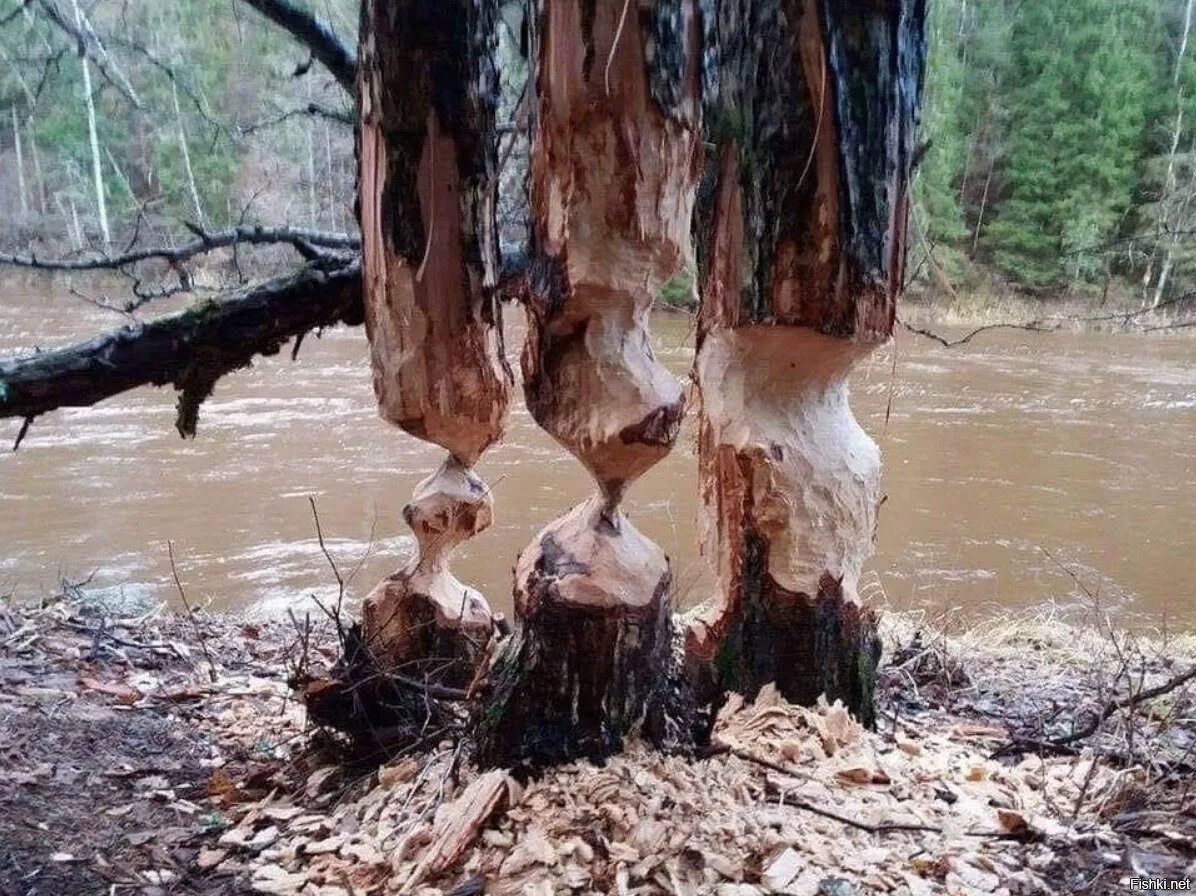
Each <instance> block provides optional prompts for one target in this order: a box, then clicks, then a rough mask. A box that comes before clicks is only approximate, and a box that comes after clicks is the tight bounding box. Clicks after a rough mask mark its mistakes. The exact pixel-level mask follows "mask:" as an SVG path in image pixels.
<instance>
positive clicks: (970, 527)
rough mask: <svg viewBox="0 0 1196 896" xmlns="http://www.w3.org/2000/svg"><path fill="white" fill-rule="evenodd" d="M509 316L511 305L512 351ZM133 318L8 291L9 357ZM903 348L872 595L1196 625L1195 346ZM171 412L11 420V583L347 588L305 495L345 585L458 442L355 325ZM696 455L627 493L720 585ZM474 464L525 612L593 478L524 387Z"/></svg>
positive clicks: (1033, 339) (911, 602)
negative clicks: (523, 580)
mask: <svg viewBox="0 0 1196 896" xmlns="http://www.w3.org/2000/svg"><path fill="white" fill-rule="evenodd" d="M517 317H519V314H518V312H517V311H516V312H515V313H510V312H508V328H509V330H510V331H511V332H510V333H509V339H508V344H509V345H510V346H517V345H518V339H519V326H518V322H517V321H515V320H513V319H514V318H517ZM120 323H121V319H120V317H119V316H117V315H113V314H111V313H108V312H104V311H101V310H99V309H96V308H94V307H92V306H89V305H87V304H84V303H82V302H81V301H80V300H79V299H78V298H73V297H70V296H69V295H66V294H64V291H63V290H57V291H55V292H54V293H52V294H47V293H45V292H35V291H31V290H18V291H16V292H12V291H9V292H8V293H7V294H5V295H2V296H0V353H3V354H10V353H12V352H14V351H16V350H18V349H25V348H28V347H30V346H32V345H35V344H37V345H41V346H42V347H49V346H52V345H57V344H62V343H64V342H66V341H69V340H71V339H72V338H78V337H80V336H84V335H89V334H91V333H94V332H96V331H97V330H98V329H100V328H101V327H109V326H114V325H118V324H120ZM654 326H655V329H656V332H657V338H658V343H659V356H660V358H661V360H662V361H663V362H664V363H665V364H666V365H668V366H669V367H670V368H672V369H673V370H674V371H675V372H676V373H677V374H678V375H684V374H685V373H686V372H687V370H688V368H689V363H690V345H691V343H692V331H691V324H690V321H689V319H688V318H686V317H684V316H679V315H663V314H662V315H657V317H656V319H655V323H654ZM893 350H894V349H893V348H892V347H886V348H884V349H881V350H879V351H877V352H876V353H875V354H874V356H873V357H872V359H871V360H870V361H869V362H868V363H867V364H865V365H863V366H861V368H860V369H859V370H858V372H857V375H856V376H855V379H854V393H853V403H854V406H855V408H856V413H857V416H859V418H860V420H861V422H862V423H863V424H864V426H865V428H867V429H868V430H869V432H871V433H872V435H873V437H874V438H876V439H877V440H878V441H879V442H880V443H881V447H882V449H883V453H884V460H885V472H884V489H885V492H886V493H887V495H888V500H887V501H886V502H885V504H884V507H883V509H882V511H881V525H880V540H879V543H878V545H877V552H876V555H875V557H874V558H873V560H872V561H871V563H870V564H869V567H868V570H869V571H868V572H867V574H866V575H865V579H864V588H863V591H864V593H865V594H867V595H869V597H870V598H871V599H873V600H876V601H882V602H885V603H887V604H888V605H890V606H895V607H899V608H925V609H927V610H928V611H931V612H934V613H941V612H957V613H963V614H972V613H978V612H988V611H991V610H992V609H993V608H1000V607H1020V606H1025V605H1029V604H1038V603H1041V602H1043V601H1048V600H1054V601H1057V602H1059V603H1060V604H1063V605H1073V604H1075V603H1076V602H1078V601H1081V600H1082V601H1088V600H1089V599H1088V598H1087V597H1084V596H1083V594H1082V589H1081V587H1080V586H1079V585H1078V584H1077V580H1078V582H1079V583H1081V584H1082V585H1083V587H1084V588H1086V589H1087V590H1088V591H1090V592H1092V594H1093V595H1095V596H1096V597H1097V599H1098V600H1099V601H1100V602H1101V604H1102V606H1104V608H1106V609H1107V610H1109V611H1110V612H1113V613H1116V614H1118V615H1119V616H1126V617H1134V618H1147V617H1149V618H1150V619H1151V620H1153V621H1156V622H1157V621H1160V620H1165V621H1167V622H1168V624H1179V625H1184V626H1191V625H1193V624H1196V600H1194V599H1193V588H1192V585H1191V582H1192V579H1193V573H1192V567H1193V560H1194V557H1196V363H1193V361H1194V359H1196V341H1193V340H1192V339H1190V338H1184V337H1182V336H1162V337H1158V336H1134V335H1114V336H1110V335H1092V334H1049V335H1044V334H1034V333H1025V332H1017V331H995V332H990V333H986V334H983V335H981V336H979V337H977V338H976V339H975V340H974V341H973V342H971V343H970V344H968V345H966V346H963V347H960V348H955V349H951V350H947V349H943V348H941V347H939V346H937V345H935V344H933V343H930V342H928V341H926V340H924V339H921V338H919V337H915V336H911V335H908V334H901V335H900V337H899V338H898V340H897V342H896V346H895V350H896V353H897V359H896V372H895V374H894V368H893V354H892V351H893ZM890 402H891V413H890V415H889V419H888V423H887V425H886V422H885V415H886V408H887V407H889V405H890ZM173 411H174V397H173V395H172V394H171V393H169V392H166V391H162V390H153V389H139V390H137V391H135V392H132V393H129V394H126V395H123V396H120V397H118V398H115V399H112V400H110V401H108V402H105V403H104V404H102V405H101V406H99V407H97V408H92V409H82V410H67V411H59V412H57V413H54V414H52V415H49V416H47V417H43V418H42V419H40V420H38V421H37V422H36V423H35V424H34V425H33V428H32V429H31V431H30V433H29V435H28V437H27V438H26V440H25V442H24V444H23V445H22V446H21V449H20V451H19V452H17V453H16V454H13V453H10V452H9V451H8V445H9V444H11V441H12V439H13V438H14V437H15V435H16V431H17V429H18V426H17V424H16V422H14V421H2V422H0V439H3V440H4V446H5V447H4V449H3V451H2V452H0V595H3V594H6V593H12V594H14V595H16V596H17V597H18V598H27V599H36V598H39V597H42V596H45V595H47V594H51V593H53V592H54V591H55V589H56V587H57V584H58V582H59V580H60V579H63V578H66V579H71V580H83V579H88V580H89V583H88V585H87V586H86V587H87V588H89V589H93V590H98V589H106V590H108V592H109V593H110V594H112V595H118V594H121V593H123V594H124V595H125V596H126V597H130V598H145V597H148V598H160V599H164V600H168V601H175V600H177V598H176V594H175V588H174V583H173V580H172V578H171V574H170V565H169V562H168V559H167V549H166V543H167V541H168V540H169V541H172V542H173V543H174V550H175V554H176V557H177V560H178V569H179V573H180V575H181V577H182V580H183V582H184V584H185V585H186V587H187V591H188V596H189V597H190V598H191V599H192V601H193V602H195V603H200V602H203V603H207V604H209V605H210V606H212V607H213V608H218V609H224V608H230V609H245V608H252V609H254V610H256V611H259V612H267V613H279V612H282V611H283V610H284V608H285V607H287V606H303V605H304V604H305V603H307V602H308V598H309V595H312V594H315V595H319V596H322V597H328V596H330V595H335V593H336V586H335V583H334V581H333V578H332V575H331V573H330V571H329V570H328V568H327V566H326V563H325V561H324V558H323V556H322V555H321V553H320V549H319V546H318V543H317V541H316V538H315V530H314V526H313V521H312V516H311V511H310V507H309V504H308V497H309V496H313V497H314V498H315V500H316V502H317V506H318V508H319V514H320V518H321V522H322V524H323V528H324V532H325V534H326V536H327V540H328V544H329V547H330V549H331V551H332V554H333V556H334V557H335V558H336V560H337V561H338V563H339V564H340V565H341V567H342V569H343V571H344V572H345V573H346V575H348V574H350V573H351V574H352V576H351V580H350V583H349V586H348V593H349V596H350V597H351V598H359V597H361V596H363V595H364V594H365V592H367V591H368V590H369V588H370V587H371V586H372V585H373V584H374V583H375V582H376V581H377V580H378V579H379V578H380V577H381V576H383V575H385V574H387V573H389V572H390V571H392V570H393V569H394V568H396V567H397V566H399V565H401V564H402V562H403V561H404V560H405V559H406V558H407V557H408V556H409V555H410V551H411V549H412V540H411V539H410V537H409V533H408V531H407V529H406V527H405V525H404V524H403V521H402V513H401V512H402V507H403V504H404V502H405V501H406V499H407V498H408V496H409V495H410V493H411V490H412V487H413V486H414V485H415V484H416V483H417V482H418V481H419V480H420V479H421V478H423V477H424V476H425V475H427V474H428V473H429V472H430V471H431V470H432V469H433V468H434V467H435V466H436V465H437V464H438V463H439V462H440V459H441V452H440V451H439V450H438V449H436V448H434V447H432V446H428V445H425V444H424V443H421V442H419V441H417V440H415V439H413V438H411V437H409V436H407V435H404V434H403V433H402V432H400V431H398V430H395V429H391V428H388V427H387V426H386V425H384V424H383V423H382V422H381V421H380V420H379V419H378V418H377V417H376V416H375V413H374V409H373V403H372V395H371V392H370V378H369V370H368V366H367V359H366V345H365V339H364V333H363V332H362V331H361V330H346V329H342V330H339V331H336V332H332V333H327V334H325V335H324V337H323V338H322V339H319V340H317V339H314V338H309V339H308V340H307V341H306V342H305V344H304V346H303V350H302V352H301V353H300V356H299V359H298V361H296V362H294V363H291V362H290V361H289V360H288V359H285V358H272V359H268V360H266V361H263V362H261V363H259V364H258V365H257V366H256V367H255V368H254V369H252V370H249V371H245V372H242V373H239V374H237V375H235V376H233V377H231V378H228V379H225V380H223V381H222V382H221V383H220V384H219V385H218V387H217V390H216V394H215V395H214V396H213V398H212V399H211V400H209V401H208V403H207V404H206V405H205V406H204V408H203V412H202V415H201V418H200V429H199V437H198V438H197V439H195V440H193V441H191V440H189V441H183V440H181V439H180V438H179V437H178V436H177V434H176V433H175V431H174V428H173V419H174V414H173ZM695 471H696V461H695V456H694V437H693V426H692V421H690V425H689V426H688V428H687V431H686V433H685V434H684V436H683V438H682V439H681V441H680V442H679V443H678V446H677V448H676V450H674V452H673V453H672V455H671V456H670V457H669V458H668V459H667V460H665V461H664V462H663V463H661V464H660V465H658V466H657V467H656V468H655V469H654V470H652V471H651V472H650V473H649V474H648V475H647V476H645V477H644V478H643V479H642V480H641V481H640V482H639V483H637V484H636V486H635V487H634V488H633V489H632V490H631V491H630V492H629V494H628V498H627V502H626V505H625V506H626V507H627V509H628V511H629V512H630V513H631V515H632V516H633V519H634V520H635V523H636V525H637V526H639V527H640V528H641V529H643V530H644V531H645V532H646V533H647V534H649V535H650V536H651V537H653V538H654V539H656V540H657V541H658V542H659V543H660V544H662V545H663V546H664V547H665V549H666V550H667V551H668V553H669V555H670V556H671V557H672V559H673V564H674V579H675V582H676V587H677V592H678V598H679V600H681V601H694V600H697V599H700V598H701V597H702V596H703V594H704V593H705V592H706V590H707V587H708V585H707V583H708V581H709V579H708V573H707V571H706V570H705V569H704V567H703V565H702V562H701V560H700V558H699V557H698V556H697V550H696V537H695V532H696V527H695V515H696V513H697V496H696V489H695V481H694V480H695ZM479 472H480V473H481V474H482V476H483V477H484V478H485V479H486V480H487V481H489V482H490V483H491V484H492V486H493V488H494V494H495V499H496V505H497V506H496V521H495V524H494V526H493V528H492V529H490V530H489V531H487V532H486V533H484V534H482V535H481V536H479V537H478V538H477V539H475V540H474V541H472V542H469V543H468V544H466V545H464V546H463V547H462V548H461V550H460V552H459V554H458V556H457V558H456V560H455V563H454V567H455V570H456V572H457V574H458V576H459V577H460V578H461V579H463V580H464V581H467V582H470V583H473V584H475V585H477V586H478V587H480V588H481V589H482V591H483V592H484V593H485V594H486V595H487V596H488V597H489V598H490V599H491V601H492V603H494V604H495V605H496V607H499V608H502V609H508V608H509V605H510V596H509V594H510V579H511V566H512V564H513V562H514V559H515V556H516V554H517V553H518V552H519V550H520V549H521V548H522V547H523V546H524V545H525V544H526V543H527V542H528V541H529V540H530V539H531V537H532V535H533V534H534V532H535V531H536V530H537V529H538V528H539V527H540V526H542V525H543V524H544V523H545V522H547V521H548V520H550V519H552V518H553V517H554V516H556V515H558V514H560V513H561V512H562V511H564V510H566V509H567V508H568V507H569V506H571V505H572V504H573V503H574V502H576V501H578V500H579V499H581V498H582V497H584V496H585V495H586V494H587V493H588V492H589V490H590V488H591V483H590V480H589V477H588V476H587V475H586V474H585V472H584V471H583V470H582V468H581V466H580V465H579V464H578V463H577V462H576V461H575V460H573V459H572V458H571V457H569V456H568V455H567V454H566V453H565V452H564V451H562V450H561V449H560V448H559V447H558V446H557V445H556V444H555V443H554V442H552V441H551V440H550V439H549V438H548V437H547V436H546V435H545V434H544V433H543V432H541V431H540V430H539V429H538V428H537V427H536V426H535V425H534V423H533V422H532V421H531V419H530V418H529V416H528V415H527V413H526V411H525V410H524V409H523V408H522V406H517V407H515V408H514V412H513V414H512V418H511V421H510V425H509V429H508V434H507V438H506V441H505V443H504V444H503V445H501V446H499V447H497V448H495V449H492V450H491V451H490V452H489V453H488V454H487V455H486V457H485V458H484V459H483V461H482V463H481V464H480V466H479ZM1062 567H1066V568H1067V569H1068V570H1070V571H1071V573H1072V574H1074V576H1075V579H1074V580H1073V578H1072V577H1071V575H1069V574H1068V573H1067V572H1065V571H1064V569H1063V568H1062ZM307 605H310V604H307Z"/></svg>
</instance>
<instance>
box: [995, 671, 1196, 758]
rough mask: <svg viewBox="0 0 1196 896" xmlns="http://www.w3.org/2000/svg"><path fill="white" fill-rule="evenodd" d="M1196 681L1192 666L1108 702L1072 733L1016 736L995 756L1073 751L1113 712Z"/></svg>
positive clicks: (1131, 706)
mask: <svg viewBox="0 0 1196 896" xmlns="http://www.w3.org/2000/svg"><path fill="white" fill-rule="evenodd" d="M1194 680H1196V666H1192V667H1191V668H1190V669H1187V670H1186V671H1184V672H1180V673H1179V674H1178V675H1173V676H1172V677H1171V678H1169V679H1167V680H1166V681H1165V682H1163V683H1162V684H1159V685H1156V686H1155V687H1153V688H1145V689H1143V690H1141V691H1137V692H1135V693H1133V694H1130V695H1129V696H1127V697H1122V698H1121V699H1120V700H1110V701H1109V702H1107V703H1106V704H1105V705H1104V707H1103V708H1102V709H1101V711H1100V712H1098V713H1097V714H1096V716H1095V717H1094V718H1093V719H1092V721H1091V722H1089V723H1088V724H1087V725H1085V726H1084V727H1082V728H1078V729H1076V730H1075V731H1073V732H1071V733H1070V734H1065V735H1063V736H1062V737H1056V738H1051V739H1050V740H1036V739H1032V738H1016V739H1014V740H1012V741H1010V742H1009V743H1007V744H1005V746H1003V747H1001V748H999V749H998V750H996V751H995V752H993V753H992V755H991V757H990V758H992V759H999V758H1001V757H1003V756H1017V755H1020V754H1022V753H1031V752H1040V753H1072V752H1074V749H1073V748H1072V747H1071V744H1074V743H1076V742H1078V741H1082V740H1085V739H1087V738H1089V737H1091V736H1092V735H1094V734H1096V732H1097V731H1098V730H1100V726H1101V725H1103V724H1104V723H1105V722H1106V721H1108V720H1109V718H1110V717H1112V715H1113V714H1114V713H1116V712H1118V711H1120V710H1123V709H1131V708H1133V707H1135V706H1137V705H1138V704H1139V703H1142V702H1144V701H1146V700H1153V699H1155V698H1156V697H1162V696H1163V695H1164V694H1169V693H1171V692H1172V691H1174V690H1175V689H1176V688H1179V687H1183V686H1184V685H1185V684H1187V683H1188V682H1189V681H1194Z"/></svg>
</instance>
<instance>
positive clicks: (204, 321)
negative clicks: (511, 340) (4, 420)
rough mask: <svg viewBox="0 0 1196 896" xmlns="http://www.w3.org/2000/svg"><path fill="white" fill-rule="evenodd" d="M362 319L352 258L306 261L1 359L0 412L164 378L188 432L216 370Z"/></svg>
mask: <svg viewBox="0 0 1196 896" xmlns="http://www.w3.org/2000/svg"><path fill="white" fill-rule="evenodd" d="M361 321H362V304H361V271H360V265H359V263H358V262H357V261H356V260H353V261H352V262H349V263H347V264H345V265H344V266H342V267H340V268H337V269H335V270H332V271H326V270H320V269H318V268H316V267H310V268H306V269H304V270H302V271H301V272H299V273H297V274H293V275H290V276H286V277H278V278H275V279H273V280H267V281H265V282H263V283H258V284H254V285H253V286H250V287H248V288H246V289H243V290H240V291H239V292H237V293H233V294H231V295H228V296H226V297H224V298H221V299H212V300H209V301H206V302H201V303H198V304H196V305H194V306H192V307H190V308H187V309H186V310H184V311H180V312H178V313H175V314H170V315H165V316H163V317H160V318H157V319H156V320H153V321H151V322H149V323H146V324H136V325H130V326H125V327H121V328H120V329H117V330H112V331H110V332H108V333H105V334H103V335H101V336H97V337H96V338H94V339H91V340H89V341H87V342H84V343H81V344H78V345H72V346H69V347H67V348H61V349H55V350H52V351H46V352H41V353H36V354H32V355H29V356H26V357H20V358H5V359H0V417H21V418H25V419H26V420H30V419H32V418H34V417H37V416H38V415H40V414H44V413H46V412H47V411H52V410H54V409H55V408H60V407H88V406H90V405H93V404H96V403H97V402H100V401H103V400H104V399H105V398H110V397H111V396H113V395H117V394H119V393H121V392H125V391H127V390H129V389H133V388H136V387H137V386H141V385H145V384H152V385H155V386H165V385H168V384H169V385H173V386H174V387H175V388H176V389H178V390H179V393H180V394H179V401H178V419H177V421H176V424H175V425H176V426H177V428H178V430H179V433H180V434H182V435H184V436H187V435H194V434H195V425H196V422H197V419H198V416H199V407H200V405H201V404H202V403H203V401H204V399H206V398H207V397H208V396H209V395H210V394H211V391H212V387H213V386H214V385H215V383H216V381H217V380H218V379H220V377H222V376H224V375H225V374H226V373H230V372H232V371H234V370H238V369H240V368H242V367H246V366H248V365H249V364H250V363H251V362H252V360H253V359H254V357H256V356H257V355H273V354H277V353H278V351H279V350H280V349H281V348H282V346H283V345H284V344H285V343H286V342H287V341H288V340H289V339H292V338H294V337H296V336H299V335H301V334H303V333H306V332H308V331H309V330H313V329H317V328H320V327H328V326H332V325H334V324H337V323H346V324H350V325H356V324H359V323H361ZM25 428H27V425H26V427H25Z"/></svg>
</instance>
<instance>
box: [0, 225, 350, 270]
mask: <svg viewBox="0 0 1196 896" xmlns="http://www.w3.org/2000/svg"><path fill="white" fill-rule="evenodd" d="M188 227H189V229H190V230H191V231H192V233H194V234H196V238H195V239H194V240H192V241H191V242H189V243H184V244H183V245H181V246H178V247H177V248H171V247H168V246H154V247H151V248H147V249H134V250H130V251H128V252H123V253H121V254H120V255H99V256H95V257H92V258H38V257H37V256H36V255H34V254H32V253H31V254H29V255H5V254H0V264H9V265H14V266H16V267H23V268H37V269H39V270H44V271H95V270H105V269H113V268H121V267H125V266H126V265H130V264H138V263H139V262H143V261H153V260H158V261H165V262H168V263H178V262H181V261H186V260H187V259H189V258H193V257H194V256H196V255H202V254H204V253H206V252H212V251H214V250H216V249H223V248H227V247H228V246H234V245H237V244H239V243H248V244H252V245H259V246H260V245H270V244H281V245H290V246H293V247H294V248H295V250H296V251H298V252H299V253H300V254H302V255H304V256H305V257H306V256H309V255H310V254H311V252H312V247H314V248H315V249H346V250H350V251H356V250H357V249H359V248H360V247H361V238H360V237H358V236H356V235H355V234H351V233H333V232H329V231H324V230H310V229H307V228H303V227H231V228H229V229H227V230H216V231H206V230H202V229H200V228H198V227H194V226H192V225H188Z"/></svg>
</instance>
